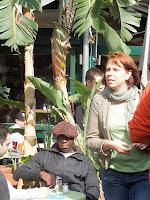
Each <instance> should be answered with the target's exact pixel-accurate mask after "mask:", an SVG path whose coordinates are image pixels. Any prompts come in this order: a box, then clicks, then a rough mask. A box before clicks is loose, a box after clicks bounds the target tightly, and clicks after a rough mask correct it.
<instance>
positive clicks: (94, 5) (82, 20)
mask: <svg viewBox="0 0 150 200" xmlns="http://www.w3.org/2000/svg"><path fill="white" fill-rule="evenodd" d="M99 2H100V1H98V0H89V1H87V0H76V1H75V24H74V26H73V28H74V30H75V33H76V34H78V36H79V37H80V36H81V35H82V34H83V33H84V32H85V31H87V30H88V28H90V27H93V28H95V29H98V30H99V32H100V33H103V32H104V28H105V27H104V22H105V19H104V18H103V16H101V15H99V13H100V12H99V11H98V12H97V9H98V10H100V9H101V5H103V6H104V4H105V3H106V5H107V3H108V4H109V3H110V0H106V1H104V0H101V3H99ZM104 2H105V3H104Z"/></svg>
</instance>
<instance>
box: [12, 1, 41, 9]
mask: <svg viewBox="0 0 150 200" xmlns="http://www.w3.org/2000/svg"><path fill="white" fill-rule="evenodd" d="M15 2H16V3H17V4H19V5H21V6H22V7H25V8H30V9H33V10H38V11H42V6H41V5H42V4H41V0H15Z"/></svg>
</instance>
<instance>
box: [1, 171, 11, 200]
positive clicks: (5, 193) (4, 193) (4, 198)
mask: <svg viewBox="0 0 150 200" xmlns="http://www.w3.org/2000/svg"><path fill="white" fill-rule="evenodd" d="M9 199H10V195H9V190H8V184H7V181H6V178H5V176H4V175H3V174H2V173H1V172H0V200H9Z"/></svg>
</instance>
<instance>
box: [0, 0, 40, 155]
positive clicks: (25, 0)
mask: <svg viewBox="0 0 150 200" xmlns="http://www.w3.org/2000/svg"><path fill="white" fill-rule="evenodd" d="M20 7H21V9H20ZM41 9H42V7H41V0H2V1H0V22H1V23H0V40H3V41H4V44H3V45H4V46H8V47H10V48H11V50H12V51H17V52H18V53H19V46H24V47H25V51H24V52H25V53H24V61H25V62H24V63H25V86H24V88H25V89H24V90H25V114H26V121H27V126H26V127H25V132H24V138H25V139H24V155H25V156H27V155H29V154H31V155H34V154H35V153H36V151H37V150H36V132H35V112H34V110H35V96H34V94H35V88H34V86H33V85H31V83H30V82H28V81H27V79H26V76H27V75H31V74H32V75H34V68H33V44H34V41H35V39H36V35H37V31H38V25H37V23H36V22H35V21H34V14H33V10H39V11H41Z"/></svg>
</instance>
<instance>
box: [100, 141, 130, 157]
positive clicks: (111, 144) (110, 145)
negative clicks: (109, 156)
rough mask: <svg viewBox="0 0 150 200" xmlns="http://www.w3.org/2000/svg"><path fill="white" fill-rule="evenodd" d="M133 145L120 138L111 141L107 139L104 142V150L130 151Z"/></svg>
mask: <svg viewBox="0 0 150 200" xmlns="http://www.w3.org/2000/svg"><path fill="white" fill-rule="evenodd" d="M131 148H132V147H131V146H130V145H128V144H127V143H125V142H123V141H119V140H115V141H111V140H105V141H104V143H103V151H104V152H105V151H108V150H111V149H113V150H115V151H117V152H119V153H124V154H126V153H129V151H130V150H131Z"/></svg>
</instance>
